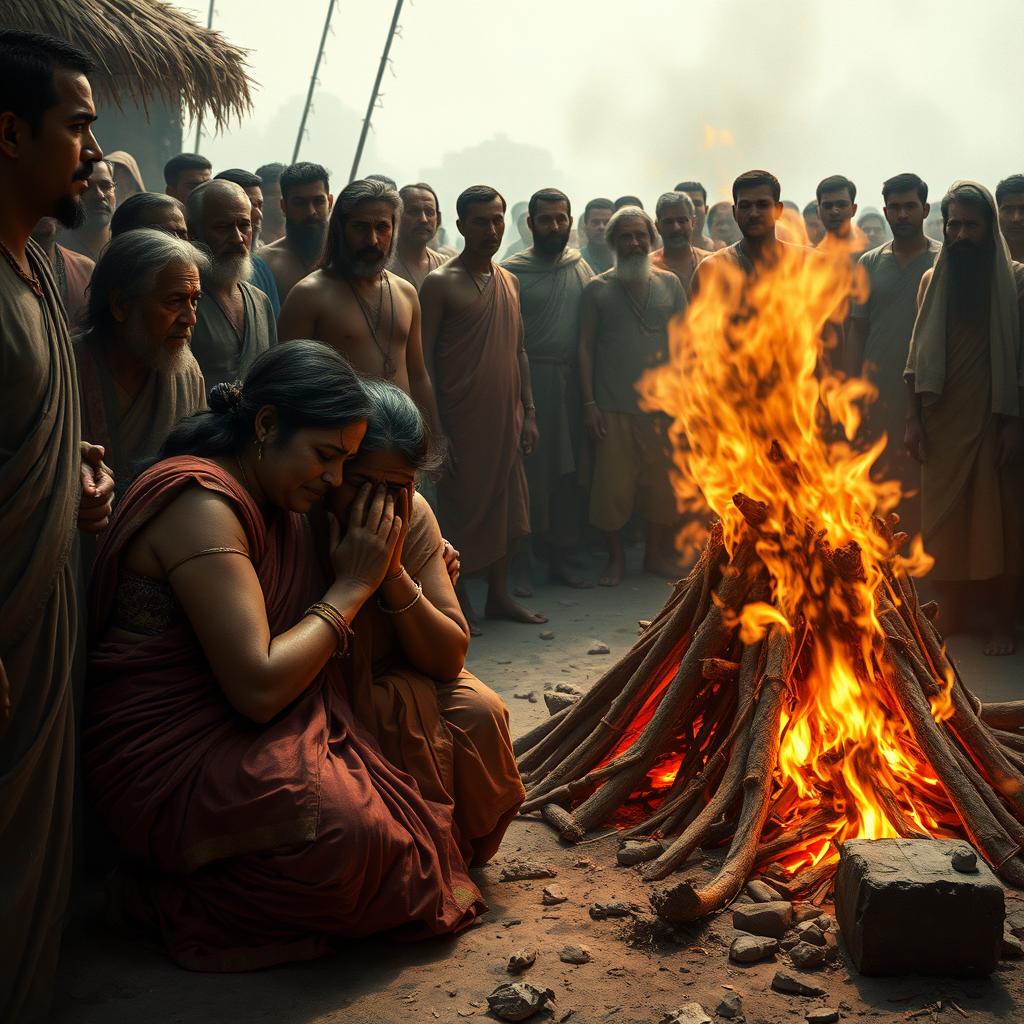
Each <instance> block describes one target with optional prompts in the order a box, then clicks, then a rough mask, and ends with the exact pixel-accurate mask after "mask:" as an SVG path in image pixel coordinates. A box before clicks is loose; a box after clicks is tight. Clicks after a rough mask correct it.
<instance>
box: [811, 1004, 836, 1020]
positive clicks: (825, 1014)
mask: <svg viewBox="0 0 1024 1024" xmlns="http://www.w3.org/2000/svg"><path fill="white" fill-rule="evenodd" d="M804 1019H805V1020H806V1021H807V1024H835V1022H836V1021H837V1020H839V1011H838V1010H837V1009H836V1008H835V1007H834V1006H819V1007H818V1008H817V1009H815V1010H808V1011H807V1015H806V1017H805V1018H804Z"/></svg>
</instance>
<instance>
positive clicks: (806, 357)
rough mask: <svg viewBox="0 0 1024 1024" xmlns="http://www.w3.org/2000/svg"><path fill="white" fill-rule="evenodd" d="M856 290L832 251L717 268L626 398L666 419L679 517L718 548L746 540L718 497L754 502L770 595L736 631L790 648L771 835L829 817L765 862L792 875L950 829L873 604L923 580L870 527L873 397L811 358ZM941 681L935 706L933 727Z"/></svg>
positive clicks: (921, 563) (921, 567) (790, 253)
mask: <svg viewBox="0 0 1024 1024" xmlns="http://www.w3.org/2000/svg"><path fill="white" fill-rule="evenodd" d="M856 287H857V283H856V282H855V281H854V279H853V271H852V267H851V261H850V258H849V255H848V254H847V253H846V252H841V251H837V252H833V253H830V254H822V253H820V252H815V253H811V252H808V251H807V250H802V249H795V248H792V247H790V248H786V249H785V250H784V252H783V254H782V257H781V258H780V259H779V260H778V262H777V263H776V264H775V265H774V266H772V267H771V268H764V269H762V270H761V271H760V272H759V273H758V274H757V275H755V276H751V277H747V276H746V275H745V274H744V273H743V271H742V270H741V269H740V268H739V267H738V266H736V265H735V263H733V262H731V261H729V260H726V259H721V258H719V259H714V260H712V261H710V262H709V263H708V264H706V265H705V266H704V267H703V268H702V275H701V288H700V292H699V294H698V295H697V296H696V298H695V299H694V301H693V302H692V303H691V305H690V307H689V309H688V311H687V313H686V315H685V317H680V318H677V320H676V322H675V323H674V324H673V326H672V331H671V338H670V348H671V359H670V361H669V363H668V364H667V365H666V366H664V367H661V368H659V369H657V370H654V371H651V372H650V373H649V374H647V376H646V377H645V378H644V380H643V381H642V382H641V388H640V390H641V394H642V396H643V399H644V404H645V407H646V408H648V409H651V410H661V411H664V412H666V413H668V414H669V415H670V416H671V417H672V419H673V426H672V428H671V431H670V434H671V437H672V440H673V443H674V448H675V452H676V456H675V461H676V465H677V469H678V473H677V474H676V476H675V487H676V490H677V494H678V497H679V502H680V507H681V508H682V509H690V510H691V511H692V510H696V509H699V508H701V507H702V506H703V507H705V509H706V508H710V510H711V511H712V512H713V513H714V514H715V515H717V516H718V517H719V518H720V519H721V521H722V525H723V530H724V536H725V539H726V546H727V548H728V549H729V550H730V551H733V550H735V547H736V544H737V543H738V541H739V539H740V538H741V536H745V535H749V527H748V526H747V523H746V521H745V520H744V518H743V516H742V515H741V513H740V511H739V510H738V509H737V508H736V507H735V505H734V504H733V500H732V499H733V496H734V495H735V494H736V493H737V492H742V493H743V494H745V495H747V496H748V497H749V498H751V499H754V500H755V501H759V502H763V503H764V505H765V506H766V508H767V520H766V521H765V522H764V524H763V525H762V526H761V528H760V539H759V540H758V543H757V550H758V554H759V555H760V558H761V560H762V562H763V563H764V565H765V567H766V568H767V570H768V573H769V576H770V579H771V586H772V594H771V600H770V602H763V601H761V602H755V603H750V604H748V605H747V606H746V607H745V608H743V609H742V610H741V611H740V612H739V613H738V616H737V622H738V625H739V626H740V630H741V638H742V640H743V641H744V642H746V643H750V642H753V641H755V640H757V639H758V638H759V637H761V636H763V635H764V633H765V631H766V630H767V628H768V627H769V626H770V625H772V624H773V623H779V624H782V625H784V626H785V628H787V629H789V630H791V631H793V632H794V634H795V635H796V637H797V641H798V644H800V645H801V653H800V655H799V658H798V661H797V663H796V667H795V669H794V672H793V678H792V679H791V680H790V689H791V703H790V707H789V710H788V713H787V714H786V715H785V716H784V720H783V724H782V736H781V745H780V752H779V758H778V768H777V774H776V778H775V792H774V796H773V805H772V807H773V810H772V816H771V818H770V821H769V826H768V828H769V830H773V831H777V832H778V833H779V834H784V833H785V832H786V831H787V830H790V829H793V828H795V827H796V826H798V825H799V824H800V823H801V822H805V821H807V820H808V819H810V818H811V816H812V815H815V814H817V815H818V816H820V817H822V818H823V819H827V820H825V823H824V824H823V825H822V827H821V828H820V830H818V831H817V833H816V834H815V835H814V836H813V837H811V838H804V839H803V840H802V841H801V842H799V843H797V844H795V845H794V847H793V848H792V849H790V850H789V851H787V853H786V854H785V855H784V856H783V857H782V858H780V859H781V862H782V863H783V864H784V865H785V866H786V867H788V868H790V869H794V870H795V869H796V868H799V867H805V866H809V865H813V864H816V863H818V862H820V861H821V860H822V859H823V858H826V857H828V858H834V857H835V856H836V851H835V849H834V845H833V844H835V843H837V842H841V841H843V840H845V839H848V838H882V837H893V836H897V835H907V834H912V833H914V832H921V833H926V834H932V835H937V834H947V835H948V834H951V832H952V830H953V829H955V823H956V815H955V812H954V811H953V810H952V808H951V806H950V805H949V802H948V799H947V797H946V795H945V792H944V791H943V789H942V787H941V786H939V785H938V782H937V779H936V778H935V776H934V773H933V772H932V771H931V769H930V767H929V766H928V764H927V761H926V760H925V758H924V757H923V755H922V754H921V751H920V750H919V749H918V748H917V745H916V744H915V742H914V740H913V737H912V735H911V732H910V729H909V727H908V726H907V724H906V723H905V721H904V719H903V717H902V715H901V714H900V713H899V711H898V709H897V707H896V703H895V700H894V698H893V697H892V695H891V692H890V690H889V686H888V683H887V681H886V673H887V672H891V671H893V669H892V667H891V666H889V665H886V664H885V663H884V659H883V658H882V656H881V651H882V648H883V645H884V639H885V634H884V630H883V627H882V625H881V623H880V622H879V618H878V614H877V605H876V599H877V594H878V593H880V592H883V591H885V590H886V587H887V584H886V575H885V574H886V572H889V573H891V572H893V571H894V570H895V572H897V573H906V574H909V575H922V574H923V573H925V572H927V570H928V569H929V568H930V565H931V560H930V559H929V558H928V556H927V555H926V554H925V553H924V550H923V548H922V546H921V543H920V540H919V539H918V540H916V541H915V542H914V544H913V546H912V548H911V552H910V554H909V555H907V556H905V557H902V558H898V559H896V560H895V561H894V559H893V555H892V550H891V540H890V539H889V538H888V537H887V536H886V535H885V533H884V531H882V530H880V529H879V528H878V526H877V523H876V521H875V520H874V519H873V517H874V516H878V515H882V514H884V513H886V512H888V511H890V510H892V509H893V508H894V507H895V506H896V504H897V503H898V501H899V499H900V488H899V484H898V483H896V482H892V481H888V482H881V483H879V482H876V481H873V480H872V479H871V476H870V470H871V467H872V464H873V463H874V462H875V460H876V458H877V457H878V455H879V454H880V453H881V451H882V450H883V449H884V446H885V439H884V438H882V439H879V440H878V441H876V442H875V443H874V444H872V445H871V446H870V447H868V448H866V450H865V449H864V448H858V447H856V446H855V445H854V444H853V443H852V439H855V435H856V431H857V430H858V428H859V426H860V422H861V407H862V404H863V402H864V401H866V400H869V399H870V398H872V397H873V389H872V388H871V386H870V385H869V384H867V383H866V382H865V381H862V380H845V379H841V378H840V377H838V376H835V375H833V374H831V373H830V372H829V371H828V370H827V367H826V365H825V364H826V362H827V360H826V359H824V358H823V355H825V350H824V346H823V342H822V338H823V336H824V335H826V334H827V333H828V327H827V325H828V324H829V322H833V323H834V322H835V321H836V320H837V319H841V316H842V313H841V311H842V310H844V309H845V306H846V302H847V300H848V298H849V296H850V294H851V290H853V289H855V288H856ZM837 311H840V312H837ZM705 503H706V505H705ZM687 539H689V540H691V541H692V539H693V538H692V536H690V537H689V538H685V537H684V538H683V540H684V541H686V540H687ZM840 563H841V564H840ZM801 637H803V640H801V639H800V638H801ZM950 686H951V681H950V680H948V679H947V680H945V685H944V687H943V688H942V689H941V690H940V692H939V694H938V696H937V697H934V698H933V699H932V709H933V714H934V715H935V716H936V718H938V719H940V720H941V719H942V718H944V717H948V715H949V714H950V713H951V703H950V702H951V698H950ZM823 809H825V810H826V811H827V814H824V815H822V813H821V812H822V810H823Z"/></svg>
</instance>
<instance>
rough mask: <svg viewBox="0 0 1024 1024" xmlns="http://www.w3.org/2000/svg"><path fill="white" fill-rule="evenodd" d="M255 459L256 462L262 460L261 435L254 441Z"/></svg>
mask: <svg viewBox="0 0 1024 1024" xmlns="http://www.w3.org/2000/svg"><path fill="white" fill-rule="evenodd" d="M256 461H257V462H262V461H263V438H262V437H261V438H260V439H259V440H258V441H257V442H256Z"/></svg>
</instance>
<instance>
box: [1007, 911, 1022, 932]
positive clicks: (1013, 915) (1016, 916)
mask: <svg viewBox="0 0 1024 1024" xmlns="http://www.w3.org/2000/svg"><path fill="white" fill-rule="evenodd" d="M1006 927H1007V928H1009V929H1010V932H1011V933H1012V934H1013V935H1016V936H1017V938H1018V939H1024V910H1011V911H1010V912H1009V913H1008V914H1007V915H1006Z"/></svg>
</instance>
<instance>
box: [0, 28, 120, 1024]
mask: <svg viewBox="0 0 1024 1024" xmlns="http://www.w3.org/2000/svg"><path fill="white" fill-rule="evenodd" d="M92 70H93V65H92V61H91V60H90V58H89V57H87V56H86V55H85V54H84V53H83V52H82V51H81V50H78V49H76V48H75V47H73V46H71V45H69V44H68V43H65V42H62V41H60V40H58V39H52V38H50V37H48V36H41V35H36V34H35V33H30V32H6V31H5V32H0V253H2V255H3V259H0V324H3V330H2V331H0V381H3V398H4V401H3V409H2V412H0V494H2V495H3V498H2V500H0V551H2V552H3V557H2V558H0V808H3V811H2V814H0V907H3V915H2V917H3V924H2V926H0V1020H4V1021H31V1020H35V1019H37V1018H40V1017H42V1016H43V1015H44V1014H45V1013H46V1009H47V1006H48V1005H49V1002H50V1000H51V998H52V993H53V976H54V972H55V970H56V966H57V954H58V951H59V948H60V935H61V929H62V928H63V924H64V915H65V908H66V906H67V899H68V891H69V889H70V884H71V865H72V859H73V843H72V832H71V822H72V806H73V803H74V778H75V721H74V699H73V696H72V672H73V665H74V662H75V652H76V646H77V644H78V642H79V636H78V621H79V607H78V601H77V599H76V595H75V587H76V583H77V579H78V565H79V562H78V551H77V545H76V534H75V526H76V520H77V526H78V529H79V530H83V531H86V532H94V533H98V532H100V531H102V530H104V529H105V528H106V525H107V521H108V519H109V516H110V502H111V497H112V495H113V491H114V481H113V478H112V477H111V476H110V475H109V474H108V473H104V472H103V471H102V470H101V469H100V467H101V465H102V462H101V460H102V456H103V449H102V448H99V447H94V446H92V445H88V444H84V443H83V442H82V440H81V430H80V426H79V402H78V386H77V383H76V381H75V360H74V354H73V352H72V349H71V342H70V340H69V338H68V330H67V321H66V319H65V314H64V309H63V306H62V304H61V300H60V294H59V292H58V290H57V283H56V281H55V280H54V276H53V273H52V272H51V270H50V265H49V263H48V262H47V259H46V256H45V254H44V253H43V251H42V250H41V249H40V248H39V246H37V245H36V244H35V242H33V241H32V240H31V238H30V235H31V233H32V229H33V228H34V227H35V226H36V224H37V223H38V222H39V220H40V218H42V217H55V218H56V219H57V220H58V221H60V222H61V223H62V224H64V225H65V226H66V227H74V226H75V225H76V224H78V223H80V222H81V218H82V216H83V213H82V206H81V197H82V194H83V192H85V191H86V189H87V188H88V181H89V175H90V174H91V173H92V170H93V167H94V166H95V165H96V164H97V163H98V162H99V161H100V160H102V159H103V153H102V151H101V150H100V147H99V144H98V143H97V142H96V138H95V136H94V135H93V132H92V123H93V121H95V119H96V108H95V106H94V105H93V100H92V89H91V87H90V85H89V79H88V78H87V77H86V76H87V75H88V74H89V72H90V71H92Z"/></svg>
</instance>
